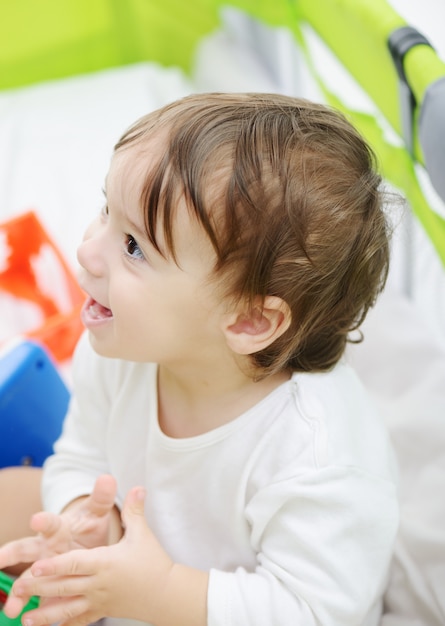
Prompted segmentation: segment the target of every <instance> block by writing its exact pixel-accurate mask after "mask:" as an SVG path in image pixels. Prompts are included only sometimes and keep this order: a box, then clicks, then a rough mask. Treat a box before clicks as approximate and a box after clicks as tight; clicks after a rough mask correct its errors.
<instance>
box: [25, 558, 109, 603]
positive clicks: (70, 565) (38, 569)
mask: <svg viewBox="0 0 445 626" xmlns="http://www.w3.org/2000/svg"><path fill="white" fill-rule="evenodd" d="M106 550H107V548H91V549H87V550H71V551H70V552H65V553H64V554H59V555H57V556H54V557H52V558H50V559H41V560H40V561H36V562H35V563H34V564H33V565H32V566H31V568H30V572H31V574H32V576H33V577H34V578H35V579H38V578H40V577H44V576H45V577H47V576H91V575H93V574H94V573H96V571H97V568H98V563H99V564H100V565H99V566H100V567H104V564H106V563H107V552H106ZM23 582H24V584H26V585H28V579H26V580H24V581H23ZM30 589H32V587H31V586H27V587H26V591H27V592H28V591H29V590H30ZM37 595H38V594H37Z"/></svg>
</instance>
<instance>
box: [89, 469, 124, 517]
mask: <svg viewBox="0 0 445 626" xmlns="http://www.w3.org/2000/svg"><path fill="white" fill-rule="evenodd" d="M116 493H117V485H116V480H115V479H114V478H113V476H110V475H109V474H102V475H101V476H99V477H98V478H97V480H96V483H95V485H94V489H93V492H92V493H91V496H90V497H89V498H88V499H87V500H86V501H85V505H86V506H87V508H88V511H89V512H90V513H92V514H93V515H97V516H98V517H101V516H103V515H107V514H108V513H109V512H110V510H111V509H112V508H113V506H114V501H115V499H116Z"/></svg>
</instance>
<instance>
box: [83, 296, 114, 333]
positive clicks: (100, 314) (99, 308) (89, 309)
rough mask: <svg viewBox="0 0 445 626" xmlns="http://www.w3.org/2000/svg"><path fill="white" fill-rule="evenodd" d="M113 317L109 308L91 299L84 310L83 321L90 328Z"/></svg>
mask: <svg viewBox="0 0 445 626" xmlns="http://www.w3.org/2000/svg"><path fill="white" fill-rule="evenodd" d="M112 317H113V312H112V311H111V309H109V308H107V307H106V306H104V305H103V304H100V302H97V300H94V298H91V297H89V298H88V299H87V301H86V302H85V304H84V306H83V309H82V321H83V323H84V325H85V326H86V327H87V328H88V327H89V326H94V325H95V324H99V323H101V322H103V321H106V320H109V319H110V318H112Z"/></svg>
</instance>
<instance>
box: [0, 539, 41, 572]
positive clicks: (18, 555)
mask: <svg viewBox="0 0 445 626" xmlns="http://www.w3.org/2000/svg"><path fill="white" fill-rule="evenodd" d="M41 556H42V539H41V537H38V536H37V537H24V538H23V539H17V540H16V541H11V542H10V543H8V544H6V545H5V546H3V547H2V548H1V550H0V569H4V568H6V567H10V566H11V565H16V564H18V563H31V562H32V561H35V560H36V559H38V558H40V557H41Z"/></svg>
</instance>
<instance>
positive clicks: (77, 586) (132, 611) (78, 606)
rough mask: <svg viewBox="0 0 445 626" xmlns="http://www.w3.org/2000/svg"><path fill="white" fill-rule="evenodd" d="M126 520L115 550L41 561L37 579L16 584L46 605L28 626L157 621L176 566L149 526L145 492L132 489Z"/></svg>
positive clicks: (36, 568) (34, 575) (30, 614)
mask: <svg viewBox="0 0 445 626" xmlns="http://www.w3.org/2000/svg"><path fill="white" fill-rule="evenodd" d="M122 518H123V520H124V522H125V535H124V536H123V538H122V539H121V541H120V542H119V543H117V544H116V545H113V546H109V547H99V548H96V549H92V550H76V551H74V552H73V551H71V552H69V553H66V554H62V555H58V556H55V557H54V558H50V559H44V560H40V561H37V562H36V563H34V565H33V566H32V567H31V574H32V575H31V576H29V577H26V578H23V579H22V580H21V581H20V582H17V583H16V584H15V588H16V592H17V594H20V596H21V597H29V596H31V595H38V596H40V597H41V598H42V600H43V602H42V605H41V606H40V607H39V608H38V609H35V610H33V611H29V612H27V613H26V614H25V616H24V618H23V624H25V626H43V625H47V624H54V623H59V624H63V625H64V626H71V625H76V626H80V625H82V624H89V623H91V622H95V621H97V620H98V619H100V618H102V617H126V618H130V619H131V618H132V619H143V621H148V622H152V621H154V620H152V617H157V612H158V610H159V606H158V605H159V604H162V599H163V595H164V591H165V588H166V584H167V581H168V579H169V575H170V572H171V569H172V567H173V563H172V561H171V559H170V558H169V557H168V555H167V554H166V553H165V552H164V550H163V549H162V547H161V546H160V544H159V543H158V541H157V540H156V538H155V536H154V535H153V533H152V532H151V530H150V529H149V528H148V526H147V523H146V521H145V518H144V491H143V489H141V488H138V487H135V488H133V489H131V490H130V492H129V494H128V495H127V498H126V501H125V505H124V508H123V511H122ZM156 623H157V620H156Z"/></svg>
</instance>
